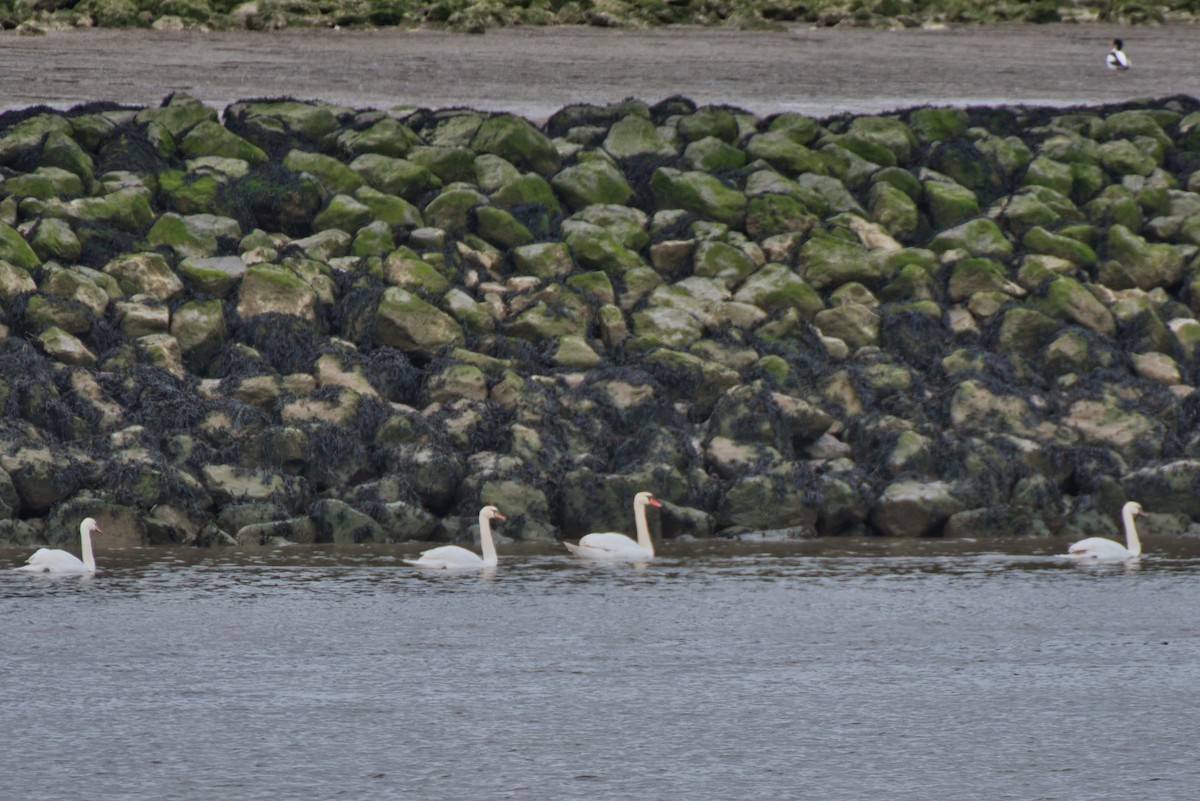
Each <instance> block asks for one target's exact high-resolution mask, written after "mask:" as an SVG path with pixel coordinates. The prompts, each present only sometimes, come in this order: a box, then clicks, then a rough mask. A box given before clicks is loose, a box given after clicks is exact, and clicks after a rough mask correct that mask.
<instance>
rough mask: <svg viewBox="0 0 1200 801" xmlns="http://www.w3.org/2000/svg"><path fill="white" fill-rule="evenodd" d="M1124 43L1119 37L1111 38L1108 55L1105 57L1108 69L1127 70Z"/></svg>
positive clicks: (1127, 57) (1127, 60) (1127, 61)
mask: <svg viewBox="0 0 1200 801" xmlns="http://www.w3.org/2000/svg"><path fill="white" fill-rule="evenodd" d="M1124 47H1125V45H1124V44H1123V43H1122V42H1121V40H1120V39H1113V47H1112V50H1109V51H1108V56H1107V57H1106V58H1105V63H1107V64H1108V68H1109V69H1110V70H1127V69H1129V56H1127V55H1125V50H1124Z"/></svg>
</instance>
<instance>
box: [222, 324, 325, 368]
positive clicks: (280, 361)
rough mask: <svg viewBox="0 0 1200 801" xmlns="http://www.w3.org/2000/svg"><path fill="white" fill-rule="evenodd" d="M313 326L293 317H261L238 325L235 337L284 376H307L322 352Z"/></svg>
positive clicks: (317, 333) (317, 334)
mask: <svg viewBox="0 0 1200 801" xmlns="http://www.w3.org/2000/svg"><path fill="white" fill-rule="evenodd" d="M319 336H320V334H319V332H318V331H316V330H314V328H313V325H312V323H310V322H308V321H307V320H304V319H302V318H300V317H294V316H292V315H290V314H277V313H274V312H272V313H268V314H260V315H257V316H255V317H250V318H248V319H241V320H239V321H238V322H237V327H236V329H235V331H234V337H235V338H236V339H237V340H239V341H240V342H244V343H245V344H247V345H249V346H250V347H252V348H254V350H255V351H257V352H258V353H260V354H262V356H263V358H264V359H265V360H266V362H267V364H269V365H270V366H271V367H272V369H274V370H275V371H276V372H278V373H281V374H287V373H306V372H308V371H309V370H311V369H312V364H313V360H315V359H316V358H317V356H318V355H319V353H320V342H321V341H320V338H319Z"/></svg>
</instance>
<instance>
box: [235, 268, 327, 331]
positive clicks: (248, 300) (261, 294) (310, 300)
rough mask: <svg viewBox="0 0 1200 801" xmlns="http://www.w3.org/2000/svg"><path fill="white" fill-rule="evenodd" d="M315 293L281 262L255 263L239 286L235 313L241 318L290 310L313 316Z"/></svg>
mask: <svg viewBox="0 0 1200 801" xmlns="http://www.w3.org/2000/svg"><path fill="white" fill-rule="evenodd" d="M316 308H317V293H316V292H315V291H314V290H313V288H312V287H311V286H310V285H309V284H308V282H307V281H305V280H304V279H303V278H302V277H300V276H299V275H297V274H296V272H295V271H294V270H292V269H290V268H288V267H287V266H285V265H282V264H256V265H254V266H253V267H250V268H249V269H247V270H246V273H245V275H243V276H242V281H241V284H240V285H239V286H238V302H237V313H238V316H239V317H241V318H242V319H247V318H249V317H255V316H257V315H260V314H289V315H293V316H295V317H301V318H303V319H305V320H314V319H316Z"/></svg>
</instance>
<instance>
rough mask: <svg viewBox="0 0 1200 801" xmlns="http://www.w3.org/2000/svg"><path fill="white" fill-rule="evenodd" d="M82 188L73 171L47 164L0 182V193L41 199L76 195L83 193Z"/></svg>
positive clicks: (81, 182) (81, 183)
mask: <svg viewBox="0 0 1200 801" xmlns="http://www.w3.org/2000/svg"><path fill="white" fill-rule="evenodd" d="M83 188H84V187H83V181H82V180H81V179H80V178H79V176H78V175H76V174H75V173H73V172H68V171H67V170H64V169H61V168H59V167H48V166H40V167H37V168H36V169H34V170H33V171H32V172H27V173H22V174H20V175H14V176H13V177H11V178H7V179H5V180H4V181H2V182H0V194H5V195H15V196H16V197H34V198H41V199H43V200H48V199H50V198H66V197H78V196H79V195H81V194H83Z"/></svg>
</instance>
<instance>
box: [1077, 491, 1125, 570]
mask: <svg viewBox="0 0 1200 801" xmlns="http://www.w3.org/2000/svg"><path fill="white" fill-rule="evenodd" d="M1140 514H1143V512H1142V505H1141V504H1140V503H1137V502H1136V501H1130V502H1129V503H1127V504H1125V505H1124V506H1123V507H1121V519H1122V520H1123V521H1125V544H1124V545H1121V544H1120V543H1119V542H1115V541H1113V540H1110V539H1106V538H1104V537H1088V538H1087V539H1086V540H1080V541H1079V542H1077V543H1075V544H1074V545H1072V546H1071V547H1070V549H1068V551H1067V556H1068V557H1069V558H1071V559H1074V560H1076V561H1078V562H1085V563H1089V564H1100V563H1108V564H1117V563H1120V562H1131V561H1133V560H1135V559H1138V558H1140V557H1141V555H1142V541H1141V540H1140V539H1138V532H1137V526H1136V525H1134V522H1133V518H1134V516H1136V515H1140Z"/></svg>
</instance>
